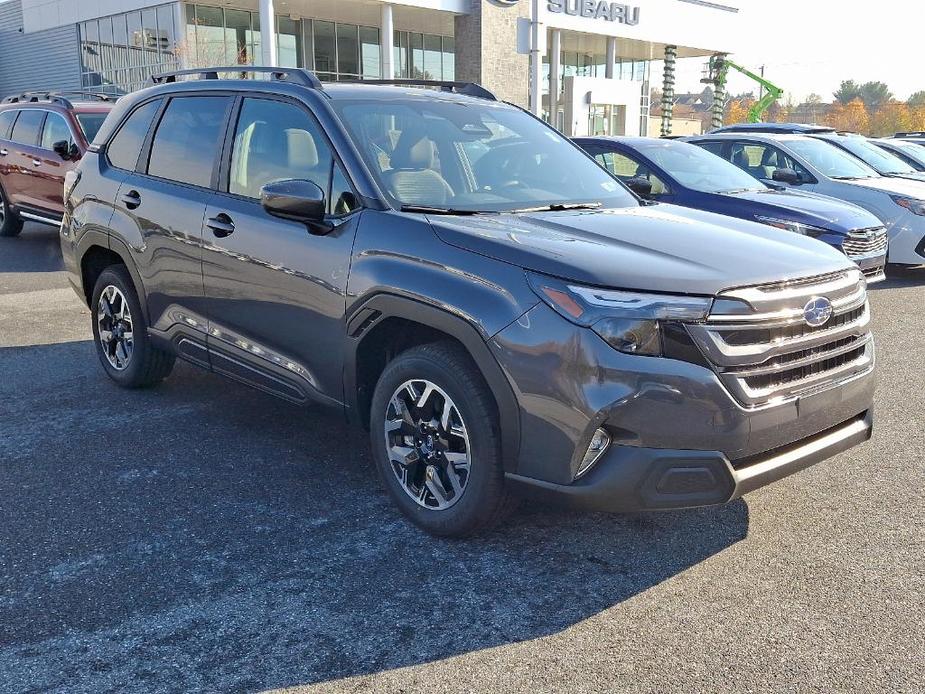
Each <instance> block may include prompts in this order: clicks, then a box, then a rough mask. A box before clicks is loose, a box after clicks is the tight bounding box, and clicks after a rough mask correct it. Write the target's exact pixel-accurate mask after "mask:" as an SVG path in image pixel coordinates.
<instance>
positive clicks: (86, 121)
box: [74, 113, 109, 142]
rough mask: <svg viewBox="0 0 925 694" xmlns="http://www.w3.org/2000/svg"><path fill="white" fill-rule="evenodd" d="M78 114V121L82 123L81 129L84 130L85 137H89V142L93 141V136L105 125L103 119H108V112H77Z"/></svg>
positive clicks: (76, 114)
mask: <svg viewBox="0 0 925 694" xmlns="http://www.w3.org/2000/svg"><path fill="white" fill-rule="evenodd" d="M74 115H75V116H77V122H78V123H80V129H81V130H83V131H84V137H86V138H87V142H93V138H94V137H96V134H97V133H98V132H99V131H100V128H101V127H102V126H103V121H104V120H106V116H107V115H109V114H107V113H75V114H74Z"/></svg>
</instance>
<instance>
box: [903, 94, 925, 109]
mask: <svg viewBox="0 0 925 694" xmlns="http://www.w3.org/2000/svg"><path fill="white" fill-rule="evenodd" d="M906 103H907V104H909V105H910V106H925V90H922V91H919V92H916V93H915V94H913V95H912V96H910V97H909V99H908V100H907V101H906Z"/></svg>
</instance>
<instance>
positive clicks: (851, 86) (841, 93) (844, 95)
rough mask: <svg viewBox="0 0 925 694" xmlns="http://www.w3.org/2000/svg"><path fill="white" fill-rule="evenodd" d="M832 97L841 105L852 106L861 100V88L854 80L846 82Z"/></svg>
mask: <svg viewBox="0 0 925 694" xmlns="http://www.w3.org/2000/svg"><path fill="white" fill-rule="evenodd" d="M832 96H834V97H835V100H836V101H837V102H838V103H840V104H845V105H847V104H850V103H851V102H852V101H854V100H855V99H860V98H861V86H860V85H859V84H858V83H857V82H855V81H854V80H844V81H843V82H842V83H841V86H840V87H839V88H838V89H837V90H836V91H835V93H834V94H833V95H832Z"/></svg>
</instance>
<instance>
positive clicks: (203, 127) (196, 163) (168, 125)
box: [148, 96, 231, 188]
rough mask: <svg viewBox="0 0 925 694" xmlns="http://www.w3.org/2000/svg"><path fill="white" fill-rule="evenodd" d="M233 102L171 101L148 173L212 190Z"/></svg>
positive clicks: (210, 98)
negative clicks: (215, 169) (213, 178)
mask: <svg viewBox="0 0 925 694" xmlns="http://www.w3.org/2000/svg"><path fill="white" fill-rule="evenodd" d="M230 103H231V99H230V98H229V97H227V96H183V97H174V98H173V99H171V100H170V103H169V104H168V106H167V110H166V111H164V116H163V117H162V118H161V122H160V124H158V126H157V131H156V132H155V133H154V141H153V142H152V144H151V157H150V160H149V162H148V173H149V174H150V175H151V176H157V177H158V178H163V179H167V180H170V181H176V182H178V183H186V184H189V185H194V186H201V187H203V188H207V187H209V186H210V185H211V183H212V169H213V167H214V166H215V159H216V157H217V156H218V153H219V149H220V144H221V138H222V136H223V135H224V130H225V116H226V114H227V112H228V106H229V104H230ZM191 155H192V156H191Z"/></svg>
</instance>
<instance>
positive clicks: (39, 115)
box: [10, 108, 45, 146]
mask: <svg viewBox="0 0 925 694" xmlns="http://www.w3.org/2000/svg"><path fill="white" fill-rule="evenodd" d="M44 122H45V111H40V110H38V109H34V108H30V109H24V110H23V111H20V112H19V118H17V119H16V125H14V126H13V137H12V138H10V139H12V140H13V142H16V143H18V144H20V145H31V146H34V145H37V144H38V143H39V134H40V133H41V132H42V123H44Z"/></svg>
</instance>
